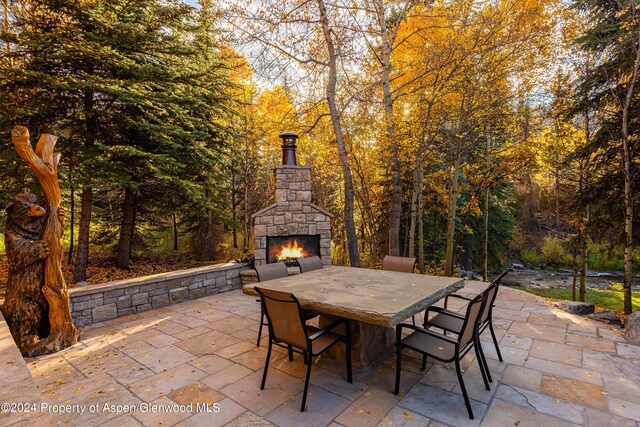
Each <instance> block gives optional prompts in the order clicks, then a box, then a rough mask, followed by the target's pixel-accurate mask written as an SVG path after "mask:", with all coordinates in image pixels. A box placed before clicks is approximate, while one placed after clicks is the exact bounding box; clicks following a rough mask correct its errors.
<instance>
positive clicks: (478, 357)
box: [473, 338, 491, 390]
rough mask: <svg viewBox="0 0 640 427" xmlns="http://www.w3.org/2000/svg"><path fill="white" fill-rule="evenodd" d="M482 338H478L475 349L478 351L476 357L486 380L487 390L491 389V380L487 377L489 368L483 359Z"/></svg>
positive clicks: (474, 345)
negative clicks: (481, 350) (481, 351)
mask: <svg viewBox="0 0 640 427" xmlns="http://www.w3.org/2000/svg"><path fill="white" fill-rule="evenodd" d="M479 348H480V340H479V339H477V338H476V342H475V344H473V349H474V350H475V352H476V359H478V366H479V367H480V373H481V374H482V381H483V382H484V387H485V388H486V389H487V390H491V388H490V387H489V381H488V379H487V374H488V372H489V369H488V368H487V367H486V366H485V365H484V361H483V360H482V354H481V353H480V350H479Z"/></svg>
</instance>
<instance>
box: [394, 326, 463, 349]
mask: <svg viewBox="0 0 640 427" xmlns="http://www.w3.org/2000/svg"><path fill="white" fill-rule="evenodd" d="M403 328H408V329H413V330H414V331H418V332H422V333H423V334H426V335H431V336H432V337H434V338H438V339H440V340H442V341H447V342H450V343H451V344H458V340H454V339H453V338H450V337H448V336H446V335H442V334H439V333H437V332H434V331H432V330H430V329H425V328H421V327H420V326H414V325H412V324H410V323H400V324H399V325H397V326H396V337H397V338H400V337H401V335H402V329H403Z"/></svg>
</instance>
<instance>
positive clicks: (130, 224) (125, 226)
mask: <svg viewBox="0 0 640 427" xmlns="http://www.w3.org/2000/svg"><path fill="white" fill-rule="evenodd" d="M135 215H136V195H135V194H134V192H133V191H131V190H130V189H128V188H127V189H126V190H125V191H124V201H123V203H122V222H121V223H120V238H119V240H118V255H117V258H116V265H117V266H118V267H119V268H129V260H130V259H131V244H132V242H133V231H134V228H135Z"/></svg>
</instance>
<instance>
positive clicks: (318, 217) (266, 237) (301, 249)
mask: <svg viewBox="0 0 640 427" xmlns="http://www.w3.org/2000/svg"><path fill="white" fill-rule="evenodd" d="M280 138H282V139H283V144H282V150H283V151H282V163H283V164H282V165H278V166H276V168H275V171H274V173H275V180H276V194H275V200H276V202H275V203H274V204H272V205H270V206H268V207H266V208H264V209H262V210H261V211H259V212H256V213H255V214H253V216H252V218H253V221H254V235H255V250H254V253H255V262H256V264H265V263H267V264H268V263H272V262H279V261H285V262H287V263H289V265H292V264H293V263H295V259H296V258H302V257H307V256H314V255H319V256H320V258H322V263H323V264H325V265H329V264H331V218H332V217H333V215H332V214H330V213H329V212H327V211H326V210H324V209H322V208H321V207H319V206H316V205H314V204H313V203H311V166H300V165H297V161H296V152H295V150H296V139H297V138H298V136H297V135H296V134H294V133H288V132H287V133H283V134H282V135H280Z"/></svg>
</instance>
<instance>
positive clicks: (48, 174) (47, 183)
mask: <svg viewBox="0 0 640 427" xmlns="http://www.w3.org/2000/svg"><path fill="white" fill-rule="evenodd" d="M11 138H12V140H13V144H14V146H15V148H16V150H17V151H18V154H19V155H20V157H22V159H23V160H24V161H25V162H27V164H28V165H29V167H30V168H31V170H32V171H33V173H34V175H35V176H36V178H37V179H38V181H39V182H40V185H41V186H42V191H43V192H44V198H45V202H46V203H45V204H46V207H45V208H46V211H47V215H46V218H45V222H44V227H43V230H42V236H41V239H42V240H44V241H45V242H47V244H48V246H49V254H48V255H47V257H46V258H45V261H44V284H43V286H42V293H43V295H44V297H45V299H46V300H47V303H48V304H49V309H48V322H49V334H48V336H47V337H46V338H44V339H36V340H32V341H30V342H24V341H22V342H19V344H23V345H22V346H21V348H20V350H21V351H22V353H23V354H24V355H26V356H30V357H33V356H37V355H40V354H48V353H54V352H57V351H59V350H62V349H63V348H66V347H69V346H71V345H73V344H75V343H76V342H77V341H78V331H77V330H76V328H75V326H74V325H73V320H72V319H71V306H70V302H69V294H68V292H67V284H66V283H65V281H64V276H63V275H62V234H63V232H64V217H63V216H61V215H60V212H59V209H60V184H59V182H58V164H59V162H60V154H59V153H54V152H53V150H54V147H55V144H56V140H57V137H55V136H53V135H46V134H44V135H42V136H41V137H40V140H39V141H38V144H37V145H36V150H35V152H34V151H33V147H32V146H31V140H30V138H29V131H28V130H27V128H25V127H22V126H16V127H15V128H14V129H13V131H12V132H11Z"/></svg>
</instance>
